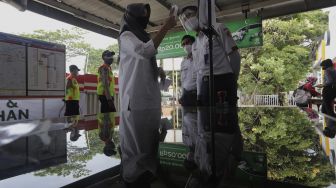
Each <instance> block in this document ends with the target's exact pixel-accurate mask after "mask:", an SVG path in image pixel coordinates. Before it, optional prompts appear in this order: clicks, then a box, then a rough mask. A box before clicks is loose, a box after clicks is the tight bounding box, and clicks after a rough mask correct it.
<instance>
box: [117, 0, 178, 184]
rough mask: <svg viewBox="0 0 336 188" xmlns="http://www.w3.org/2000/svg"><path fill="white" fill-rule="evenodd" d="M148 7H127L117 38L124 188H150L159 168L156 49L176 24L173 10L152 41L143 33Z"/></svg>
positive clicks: (158, 96)
mask: <svg viewBox="0 0 336 188" xmlns="http://www.w3.org/2000/svg"><path fill="white" fill-rule="evenodd" d="M150 10H151V9H150V6H149V4H142V3H135V4H130V5H128V6H127V8H126V12H125V14H124V16H123V19H122V22H121V29H120V37H119V48H120V65H119V87H120V88H119V92H120V93H119V95H120V116H121V117H120V150H121V168H122V169H121V177H122V179H123V181H124V182H125V184H126V186H127V187H150V179H151V177H152V176H153V175H155V173H156V171H157V167H158V159H157V150H158V142H159V131H158V130H159V127H160V114H161V94H160V88H159V82H158V77H160V78H161V81H162V80H164V79H165V74H164V72H163V70H162V69H160V68H158V67H157V63H156V58H155V55H156V54H157V48H158V46H159V45H160V43H161V41H162V40H163V38H164V36H165V35H166V34H167V32H168V30H169V29H171V28H172V27H174V26H175V25H176V20H175V16H173V14H172V11H171V13H170V15H169V18H167V20H166V22H165V24H164V25H163V26H162V27H161V29H160V30H159V31H158V33H157V34H156V36H154V37H153V39H151V38H150V36H149V34H148V33H147V32H146V31H145V29H146V27H147V24H148V23H149V18H150V12H151V11H150Z"/></svg>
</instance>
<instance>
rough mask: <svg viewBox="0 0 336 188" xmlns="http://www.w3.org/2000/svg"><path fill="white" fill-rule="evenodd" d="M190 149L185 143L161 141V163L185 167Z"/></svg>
mask: <svg viewBox="0 0 336 188" xmlns="http://www.w3.org/2000/svg"><path fill="white" fill-rule="evenodd" d="M188 152H189V149H188V148H187V146H185V145H183V144H172V143H160V144H159V157H160V164H161V165H164V166H170V167H183V162H184V159H185V158H186V157H187V153H188Z"/></svg>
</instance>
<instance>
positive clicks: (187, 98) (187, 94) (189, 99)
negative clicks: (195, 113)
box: [180, 89, 197, 106]
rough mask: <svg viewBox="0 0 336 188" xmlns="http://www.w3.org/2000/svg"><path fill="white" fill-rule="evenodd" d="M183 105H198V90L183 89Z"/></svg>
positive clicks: (181, 100)
mask: <svg viewBox="0 0 336 188" xmlns="http://www.w3.org/2000/svg"><path fill="white" fill-rule="evenodd" d="M180 102H181V105H182V106H196V105H197V91H196V90H192V91H188V90H185V89H183V94H182V97H181V98H180Z"/></svg>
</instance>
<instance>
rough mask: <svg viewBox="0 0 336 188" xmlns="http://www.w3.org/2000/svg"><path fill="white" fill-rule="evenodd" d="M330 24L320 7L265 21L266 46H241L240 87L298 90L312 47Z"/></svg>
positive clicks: (255, 90) (252, 90)
mask: <svg viewBox="0 0 336 188" xmlns="http://www.w3.org/2000/svg"><path fill="white" fill-rule="evenodd" d="M327 23H328V18H327V14H326V13H324V12H322V11H320V10H319V11H312V12H307V13H300V14H294V15H289V16H284V17H279V18H274V19H270V20H265V21H264V22H263V35H264V38H263V40H264V45H263V46H262V47H259V48H248V49H241V55H242V68H241V69H242V70H241V75H240V80H239V83H240V89H241V90H242V91H243V92H244V93H248V94H273V93H279V92H286V91H290V90H293V89H295V87H296V86H297V83H298V81H299V80H301V79H303V78H304V77H305V76H306V74H307V73H308V71H309V67H310V66H311V62H312V59H311V58H310V52H311V49H312V48H313V47H314V45H316V42H317V41H318V38H319V37H320V36H321V35H322V34H323V33H324V32H325V31H326V28H327Z"/></svg>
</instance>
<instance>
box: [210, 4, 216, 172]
mask: <svg viewBox="0 0 336 188" xmlns="http://www.w3.org/2000/svg"><path fill="white" fill-rule="evenodd" d="M211 2H212V0H208V30H209V66H210V75H209V84H210V86H209V98H210V111H209V112H210V114H209V117H210V127H211V146H212V175H213V177H214V178H215V177H216V157H215V154H216V153H215V124H214V122H215V121H214V118H215V114H214V113H215V99H214V78H213V76H214V75H213V57H212V55H213V54H212V50H213V42H212V36H213V30H212V28H213V27H212V14H211V8H212V3H211Z"/></svg>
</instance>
